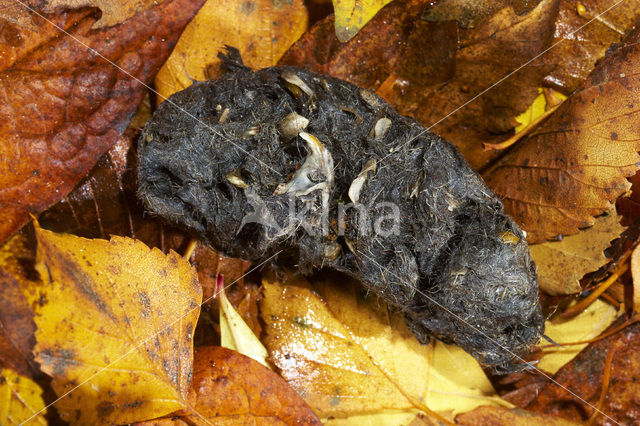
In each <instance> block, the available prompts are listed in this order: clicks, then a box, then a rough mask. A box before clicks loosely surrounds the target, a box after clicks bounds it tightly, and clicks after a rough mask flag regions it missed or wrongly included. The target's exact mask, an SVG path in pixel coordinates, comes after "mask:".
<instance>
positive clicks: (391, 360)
mask: <svg viewBox="0 0 640 426" xmlns="http://www.w3.org/2000/svg"><path fill="white" fill-rule="evenodd" d="M334 281H335V280H334ZM335 284H337V285H330V284H329V283H327V282H321V283H319V284H318V286H317V288H315V290H316V291H314V290H312V289H311V287H310V286H309V285H308V284H307V283H306V282H304V281H300V280H296V279H295V278H293V277H291V276H286V277H285V278H284V279H282V280H278V279H275V278H274V277H269V278H267V279H265V280H263V291H264V299H263V300H262V303H261V314H262V317H263V319H264V320H265V323H266V324H267V327H266V332H267V338H266V342H265V343H266V345H267V348H268V349H269V353H270V354H271V358H272V359H273V361H274V363H275V364H276V365H277V366H278V367H279V368H280V370H281V372H282V375H283V377H284V378H285V379H286V380H287V381H288V382H289V384H291V385H292V386H293V387H294V388H295V389H296V390H297V391H298V392H299V393H300V394H301V395H303V396H304V398H305V400H306V401H307V402H308V403H309V405H311V406H312V407H313V408H315V409H316V410H317V412H318V413H319V414H320V416H321V417H325V418H326V417H335V418H350V417H352V416H361V415H363V414H376V415H379V414H395V415H403V414H407V413H412V412H413V413H414V416H415V410H416V409H422V410H428V409H431V410H434V411H439V412H440V411H441V412H446V413H447V414H448V415H449V414H454V413H456V412H463V411H466V410H470V409H473V408H475V407H477V406H479V405H482V404H488V403H489V404H490V403H494V404H496V403H498V404H499V403H501V402H503V401H502V400H500V399H499V398H498V397H497V396H496V394H495V391H494V390H493V388H492V386H491V383H490V382H489V381H488V379H487V378H486V376H485V375H484V373H483V371H482V369H481V368H480V366H479V365H478V363H477V362H476V361H475V360H474V359H473V358H472V357H471V356H470V355H468V354H466V353H465V352H464V351H462V350H460V349H459V348H456V347H452V346H448V345H445V344H442V343H437V344H429V345H421V344H420V343H419V342H418V341H417V340H416V339H415V338H414V337H413V335H412V334H411V332H410V331H409V330H408V329H407V328H406V326H405V325H404V322H403V320H402V317H401V316H400V315H398V314H393V313H390V312H389V311H388V310H387V308H386V306H385V305H384V304H383V303H382V302H381V301H380V300H379V299H377V298H374V297H373V296H369V297H367V298H363V297H362V296H361V294H360V293H361V291H362V289H361V288H360V287H359V286H357V285H356V284H355V283H353V282H344V283H342V282H340V283H335ZM452 368H453V369H454V370H455V371H452ZM369 420H372V419H369ZM372 421H373V420H372ZM372 424H376V423H372Z"/></svg>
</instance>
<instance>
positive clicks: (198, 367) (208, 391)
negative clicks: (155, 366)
mask: <svg viewBox="0 0 640 426" xmlns="http://www.w3.org/2000/svg"><path fill="white" fill-rule="evenodd" d="M189 400H190V402H191V404H192V405H193V407H195V409H196V410H197V412H198V413H199V414H200V415H201V416H202V417H204V418H205V419H206V420H208V421H209V422H210V424H216V425H236V424H274V425H275V424H290V425H293V424H299V425H319V424H320V421H319V420H318V418H317V416H316V415H315V414H314V412H313V411H312V410H311V408H309V406H308V405H307V403H305V402H304V400H303V399H302V398H300V396H299V395H298V394H297V393H296V392H295V391H294V390H293V389H291V388H290V387H289V386H288V385H287V384H286V382H285V381H284V380H282V378H281V377H280V376H278V375H277V374H276V373H274V372H273V371H271V370H269V369H268V368H267V367H265V366H263V365H261V364H260V363H258V362H257V361H254V360H253V359H251V358H249V357H246V356H244V355H241V354H239V353H237V352H234V351H231V350H229V349H225V348H221V347H215V346H206V347H203V348H200V349H198V350H197V351H196V353H195V359H194V365H193V383H192V387H191V391H190V392H189ZM191 419H192V420H193V421H194V422H195V424H201V423H200V422H199V420H200V418H198V417H194V416H193V415H192V416H191Z"/></svg>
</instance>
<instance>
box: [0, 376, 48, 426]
mask: <svg viewBox="0 0 640 426" xmlns="http://www.w3.org/2000/svg"><path fill="white" fill-rule="evenodd" d="M46 412H47V411H46V409H45V406H44V401H43V400H42V389H40V386H38V384H37V383H35V382H34V381H32V380H31V379H29V378H27V377H22V376H20V375H18V374H16V373H15V372H14V371H12V370H9V369H6V368H5V369H0V424H1V425H5V426H10V425H46V424H47V421H46V419H45V418H44V416H45V414H46ZM36 413H38V414H37V415H35V416H34V414H36Z"/></svg>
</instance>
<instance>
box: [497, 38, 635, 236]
mask: <svg viewBox="0 0 640 426" xmlns="http://www.w3.org/2000/svg"><path fill="white" fill-rule="evenodd" d="M638 40H640V30H636V31H635V32H634V33H633V34H632V36H631V37H630V38H629V39H628V40H627V41H626V42H625V43H623V45H622V46H620V47H619V48H618V49H616V51H615V52H614V53H612V54H610V55H609V56H607V57H606V58H605V59H604V60H603V61H602V62H601V63H600V64H599V65H598V66H597V67H596V69H595V70H594V71H593V72H592V73H591V74H590V76H589V78H588V79H587V80H586V81H585V83H584V84H583V85H582V86H581V87H580V89H578V90H577V91H576V92H575V93H574V94H573V95H572V96H571V97H569V99H567V100H566V101H565V102H564V103H563V104H562V105H561V106H560V108H559V109H558V110H557V111H556V112H555V113H554V114H553V115H552V116H551V117H549V118H548V119H547V120H546V121H545V122H544V123H543V124H542V125H541V126H540V128H539V129H538V130H536V131H535V133H533V134H532V135H531V136H529V137H528V138H527V139H525V140H523V141H520V142H519V143H518V145H517V146H516V147H515V148H514V149H513V150H511V151H510V152H509V153H507V154H506V155H505V156H504V157H502V158H501V159H500V160H499V161H498V162H497V164H496V165H494V166H493V167H491V168H490V169H489V170H488V171H487V172H486V173H485V174H484V177H485V180H486V181H487V183H488V184H489V186H490V187H491V188H492V189H493V190H494V191H495V192H496V194H497V195H498V196H499V197H501V199H502V200H503V202H504V204H505V209H506V211H507V212H508V213H509V214H510V215H511V217H513V218H514V219H515V220H516V222H518V223H519V224H520V225H521V226H522V227H523V228H524V229H525V230H526V231H527V239H528V240H529V241H530V242H542V241H544V240H545V239H553V238H556V237H557V236H558V235H570V234H575V233H577V232H578V230H579V229H580V228H585V227H588V226H591V225H593V224H594V222H595V219H594V218H593V217H594V216H597V215H599V214H601V213H602V212H603V211H605V210H606V209H607V208H608V207H609V206H610V205H611V202H612V201H613V200H615V199H616V198H617V197H618V196H620V195H621V194H623V193H625V192H626V191H627V190H628V189H629V187H630V184H629V182H628V181H627V180H626V179H625V178H626V177H627V176H631V175H633V174H634V173H635V172H636V170H637V169H638V164H640V156H638V153H637V151H638V149H640V138H639V137H638V135H639V134H640V120H639V119H638V117H639V114H638V112H639V110H640V104H639V103H638V99H637V93H638V90H640V75H639V74H638V64H639V63H640V60H639V58H640V45H639V44H638ZM516 182H517V184H515V183H516Z"/></svg>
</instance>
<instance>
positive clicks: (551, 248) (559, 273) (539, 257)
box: [529, 210, 625, 296]
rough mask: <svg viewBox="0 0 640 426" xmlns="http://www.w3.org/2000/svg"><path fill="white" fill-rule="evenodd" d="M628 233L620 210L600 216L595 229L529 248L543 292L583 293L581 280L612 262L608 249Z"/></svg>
mask: <svg viewBox="0 0 640 426" xmlns="http://www.w3.org/2000/svg"><path fill="white" fill-rule="evenodd" d="M624 230H625V227H624V226H622V225H620V217H618V215H617V214H616V211H615V210H610V211H609V214H607V215H605V216H600V217H598V218H597V219H596V223H595V225H593V226H592V227H591V228H588V229H585V230H584V231H582V232H580V233H578V234H576V235H569V236H568V237H565V238H564V239H563V240H562V241H548V242H546V243H542V244H533V245H531V246H529V250H530V251H531V257H533V260H534V261H535V263H536V266H537V267H538V284H539V286H540V289H541V290H543V291H544V292H546V293H548V294H551V295H554V296H556V295H567V294H573V293H578V292H579V291H581V290H582V287H581V286H580V279H581V278H582V277H584V276H585V274H588V273H589V272H593V271H596V270H597V269H598V268H600V267H601V266H602V265H604V264H605V263H607V262H608V259H607V258H606V257H605V255H604V250H605V249H607V248H608V247H609V246H610V245H611V241H613V240H615V239H616V238H618V237H619V236H620V234H622V232H623V231H624Z"/></svg>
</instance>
